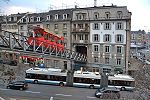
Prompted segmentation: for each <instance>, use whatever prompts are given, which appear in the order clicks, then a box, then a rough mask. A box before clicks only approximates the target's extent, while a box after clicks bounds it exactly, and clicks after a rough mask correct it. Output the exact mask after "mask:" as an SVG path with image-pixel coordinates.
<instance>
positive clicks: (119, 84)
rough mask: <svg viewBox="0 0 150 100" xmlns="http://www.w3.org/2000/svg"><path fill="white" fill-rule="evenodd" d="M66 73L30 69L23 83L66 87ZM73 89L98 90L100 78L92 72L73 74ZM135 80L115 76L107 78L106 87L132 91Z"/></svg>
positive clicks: (59, 70)
mask: <svg viewBox="0 0 150 100" xmlns="http://www.w3.org/2000/svg"><path fill="white" fill-rule="evenodd" d="M66 77H67V73H66V72H63V71H62V70H61V69H53V68H30V69H28V70H26V77H25V81H26V82H28V83H38V84H51V85H60V86H65V85H66ZM73 80H74V82H73V86H75V87H88V88H100V80H101V76H100V75H97V74H95V73H94V72H81V71H75V72H74V79H73ZM134 84H135V80H134V78H132V77H131V76H129V75H123V74H117V75H112V76H108V86H109V87H114V86H115V87H116V88H118V89H120V90H131V91H132V90H134Z"/></svg>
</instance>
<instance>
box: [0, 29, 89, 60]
mask: <svg viewBox="0 0 150 100" xmlns="http://www.w3.org/2000/svg"><path fill="white" fill-rule="evenodd" d="M27 41H28V37H27V36H21V35H18V34H15V33H12V32H8V31H4V30H1V32H0V49H2V50H3V49H7V50H11V51H18V52H24V53H28V54H38V55H43V56H46V57H48V56H49V57H52V56H53V57H57V58H62V59H68V60H74V61H80V62H86V61H87V58H86V56H85V55H83V54H80V53H77V52H75V51H72V50H69V49H66V48H64V49H58V48H57V47H56V46H54V45H51V44H47V43H45V42H42V41H40V44H39V45H37V43H36V42H37V40H35V39H33V41H31V43H30V44H32V45H30V44H29V43H28V42H27ZM44 44H46V45H47V46H46V47H45V46H44Z"/></svg>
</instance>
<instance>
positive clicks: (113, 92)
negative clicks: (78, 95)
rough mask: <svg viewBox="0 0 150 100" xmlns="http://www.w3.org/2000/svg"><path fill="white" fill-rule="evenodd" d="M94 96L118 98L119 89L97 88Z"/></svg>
mask: <svg viewBox="0 0 150 100" xmlns="http://www.w3.org/2000/svg"><path fill="white" fill-rule="evenodd" d="M95 96H96V97H97V98H101V99H119V98H120V90H119V89H117V88H116V87H105V88H101V89H97V90H96V92H95Z"/></svg>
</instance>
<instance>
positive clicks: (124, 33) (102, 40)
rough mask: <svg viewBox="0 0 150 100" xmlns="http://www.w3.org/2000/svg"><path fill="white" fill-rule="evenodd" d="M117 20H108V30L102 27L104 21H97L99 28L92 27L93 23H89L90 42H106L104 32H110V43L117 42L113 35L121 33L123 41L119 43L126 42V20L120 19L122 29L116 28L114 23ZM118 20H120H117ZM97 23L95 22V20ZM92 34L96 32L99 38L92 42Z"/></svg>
mask: <svg viewBox="0 0 150 100" xmlns="http://www.w3.org/2000/svg"><path fill="white" fill-rule="evenodd" d="M117 22H118V21H116V22H115V21H110V22H109V23H111V29H110V30H105V29H104V24H105V23H106V21H105V22H98V25H99V27H100V28H99V29H93V24H94V23H90V42H91V43H107V42H104V35H105V34H110V35H111V42H109V43H110V44H117V43H116V41H115V35H117V34H121V35H123V42H122V43H121V44H126V22H125V21H122V23H123V29H122V30H116V24H117ZM119 22H120V21H119ZM95 23H97V22H95ZM93 34H98V35H99V38H100V40H99V41H98V42H94V41H93V39H92V38H93Z"/></svg>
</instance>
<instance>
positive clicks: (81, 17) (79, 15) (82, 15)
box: [76, 13, 86, 20]
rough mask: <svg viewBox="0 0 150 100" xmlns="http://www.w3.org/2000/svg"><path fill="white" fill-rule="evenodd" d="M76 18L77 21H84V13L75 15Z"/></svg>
mask: <svg viewBox="0 0 150 100" xmlns="http://www.w3.org/2000/svg"><path fill="white" fill-rule="evenodd" d="M76 18H77V20H83V19H86V13H77V14H76Z"/></svg>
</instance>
